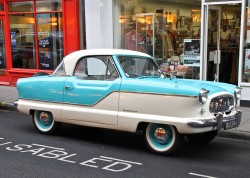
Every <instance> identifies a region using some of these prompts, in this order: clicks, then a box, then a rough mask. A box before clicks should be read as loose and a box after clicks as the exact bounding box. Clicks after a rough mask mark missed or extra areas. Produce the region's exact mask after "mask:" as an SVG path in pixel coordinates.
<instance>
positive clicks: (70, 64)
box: [63, 49, 151, 75]
mask: <svg viewBox="0 0 250 178" xmlns="http://www.w3.org/2000/svg"><path fill="white" fill-rule="evenodd" d="M99 55H110V56H111V55H133V56H142V57H151V56H150V55H148V54H146V53H142V52H138V51H132V50H125V49H85V50H79V51H75V52H73V53H70V54H68V55H67V56H65V57H64V58H63V62H64V64H65V65H64V66H65V70H66V74H67V75H72V74H73V70H74V67H75V64H76V62H77V61H78V59H79V58H82V57H85V56H99Z"/></svg>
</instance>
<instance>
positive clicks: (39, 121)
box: [34, 111, 54, 132]
mask: <svg viewBox="0 0 250 178" xmlns="http://www.w3.org/2000/svg"><path fill="white" fill-rule="evenodd" d="M34 121H35V124H36V126H37V128H38V129H39V130H41V131H42V132H48V131H50V130H51V129H52V128H53V126H54V119H53V116H52V114H51V113H49V112H46V111H35V113H34Z"/></svg>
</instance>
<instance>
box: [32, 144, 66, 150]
mask: <svg viewBox="0 0 250 178" xmlns="http://www.w3.org/2000/svg"><path fill="white" fill-rule="evenodd" d="M32 145H34V146H40V147H44V148H51V149H55V150H65V149H64V148H56V147H51V146H46V145H39V144H35V143H33V144H32Z"/></svg>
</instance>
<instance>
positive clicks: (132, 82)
mask: <svg viewBox="0 0 250 178" xmlns="http://www.w3.org/2000/svg"><path fill="white" fill-rule="evenodd" d="M236 87H237V86H235V85H232V84H227V83H221V82H211V81H203V80H191V79H177V78H173V79H169V78H137V79H128V80H123V85H122V87H121V90H125V91H133V92H143V93H144V92H146V93H158V94H159V93H162V94H173V95H185V96H198V95H199V92H200V89H201V88H204V89H206V90H209V91H210V92H209V93H208V96H209V95H212V94H214V93H217V92H228V93H230V94H234V89H235V88H236Z"/></svg>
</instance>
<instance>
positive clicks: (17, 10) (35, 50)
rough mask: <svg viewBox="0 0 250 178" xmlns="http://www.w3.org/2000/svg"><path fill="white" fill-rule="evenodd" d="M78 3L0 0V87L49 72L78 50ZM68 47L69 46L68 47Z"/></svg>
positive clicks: (45, 0) (71, 1) (66, 1)
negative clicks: (37, 73)
mask: <svg viewBox="0 0 250 178" xmlns="http://www.w3.org/2000/svg"><path fill="white" fill-rule="evenodd" d="M78 3H79V2H78V0H52V1H51V0H41V1H36V0H30V1H20V0H1V1H0V84H1V85H15V83H16V81H17V79H18V78H21V77H28V76H32V75H33V74H34V73H36V72H40V71H44V72H48V73H50V72H52V70H53V69H55V67H56V66H57V65H58V64H59V63H60V61H61V60H62V58H63V56H64V55H66V54H68V53H71V52H73V51H75V50H78V49H80V38H79V26H80V23H79V8H78V7H79V4H78ZM69 44H70V45H69Z"/></svg>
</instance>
